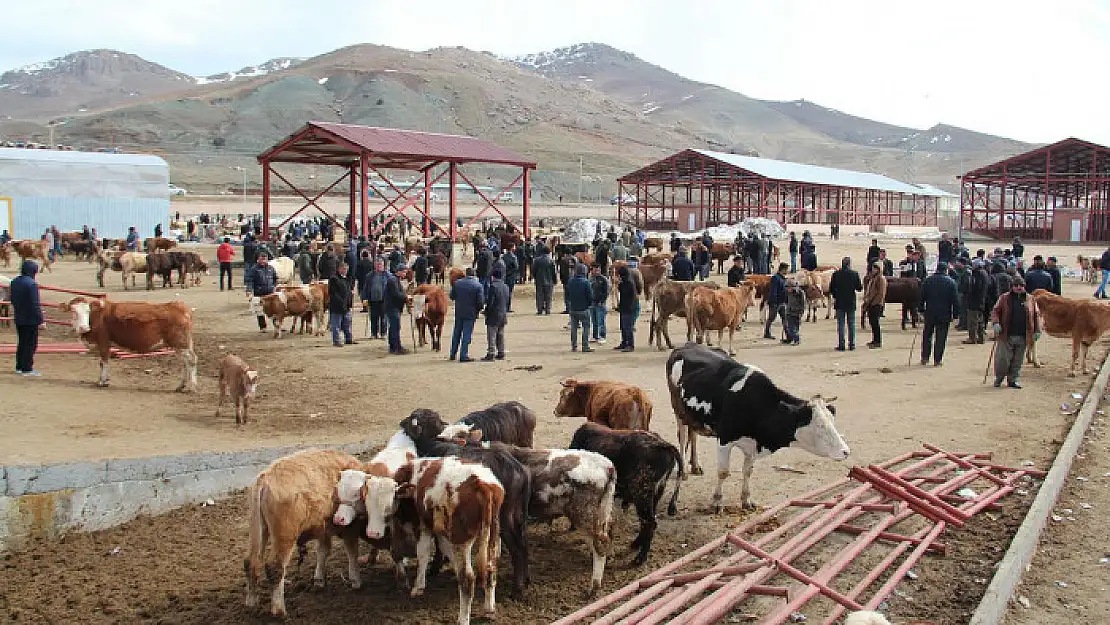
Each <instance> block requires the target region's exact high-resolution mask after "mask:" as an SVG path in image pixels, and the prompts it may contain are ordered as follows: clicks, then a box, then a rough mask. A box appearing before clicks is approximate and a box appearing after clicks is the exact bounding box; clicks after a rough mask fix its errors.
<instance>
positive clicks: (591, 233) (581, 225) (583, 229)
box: [562, 217, 620, 243]
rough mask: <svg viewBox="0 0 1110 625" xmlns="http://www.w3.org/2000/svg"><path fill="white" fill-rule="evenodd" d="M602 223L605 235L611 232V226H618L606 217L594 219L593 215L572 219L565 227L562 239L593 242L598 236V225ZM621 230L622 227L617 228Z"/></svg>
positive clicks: (602, 230)
mask: <svg viewBox="0 0 1110 625" xmlns="http://www.w3.org/2000/svg"><path fill="white" fill-rule="evenodd" d="M598 224H601V235H602V236H605V234H606V233H608V232H609V228H610V227H613V228H616V224H612V223H609V222H608V221H605V220H604V219H594V218H592V217H585V218H583V219H577V220H575V221H572V222H571V223H570V225H568V226H567V227H566V228H565V229H563V237H562V241H563V242H564V243H592V242H593V240H594V239H595V238H597V232H598V231H597V226H598ZM617 232H620V228H617Z"/></svg>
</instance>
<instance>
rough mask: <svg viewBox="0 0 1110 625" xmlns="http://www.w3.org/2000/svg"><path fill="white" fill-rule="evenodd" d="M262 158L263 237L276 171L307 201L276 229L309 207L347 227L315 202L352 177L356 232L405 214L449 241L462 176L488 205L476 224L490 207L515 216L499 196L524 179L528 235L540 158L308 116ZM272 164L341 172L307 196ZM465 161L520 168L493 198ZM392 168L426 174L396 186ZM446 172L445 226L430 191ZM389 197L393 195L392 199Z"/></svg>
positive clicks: (453, 138)
mask: <svg viewBox="0 0 1110 625" xmlns="http://www.w3.org/2000/svg"><path fill="white" fill-rule="evenodd" d="M258 162H259V164H261V165H262V219H263V221H262V223H263V226H262V229H263V236H269V234H270V197H271V176H273V177H276V178H278V179H279V180H281V181H282V182H284V183H285V184H286V185H288V186H289V188H291V189H292V190H293V191H294V192H295V193H297V195H300V196H301V198H303V199H304V201H305V204H304V205H303V206H301V208H299V209H297V211H296V212H294V213H293V214H292V215H290V216H289V217H287V218H286V219H285V220H284V221H282V222H281V224H279V226H278V227H279V228H280V227H283V226H285V224H286V223H288V222H289V221H291V220H292V219H294V218H295V217H296V216H297V215H299V214H300V213H301V212H303V211H304V210H305V209H306V208H308V207H310V206H311V207H313V208H315V209H316V210H318V211H320V212H321V213H323V214H324V216H326V217H327V218H328V219H330V220H331V221H333V222H335V223H336V225H338V226H339V227H343V224H342V223H341V222H340V221H338V220H336V218H335V216H333V215H331V214H329V213H328V212H327V211H325V210H324V209H323V208H321V207H320V205H319V204H317V202H318V201H319V200H320V198H321V197H323V196H324V195H325V194H327V193H328V192H330V191H331V190H332V189H334V188H335V187H337V186H339V184H340V183H342V182H343V181H347V186H348V188H349V191H350V193H349V196H350V200H349V202H350V212H349V215H350V219H351V223H352V224H355V226H356V228H357V231H358V232H360V233H369V234H374V233H376V232H378V231H380V230H381V229H382V228H384V227H385V225H386V224H388V223H389V222H391V221H393V220H395V219H405V220H407V221H409V222H410V223H412V224H413V225H415V226H416V227H417V228H420V227H421V223H419V221H418V220H419V217H426V218H427V220H426V223H427V224H429V226H425V228H424V235H425V236H427V235H428V234H429V232H428V230H429V229H430V224H435V225H436V227H437V228H439V230H440V231H443V232H448V233H450V235H451V238H452V239H454V238H455V234H456V232H457V225H458V222H457V218H458V202H457V197H456V190H457V187H458V180H459V178H462V180H463V182H464V183H466V184H467V185H469V186H470V188H471V189H473V190H474V192H475V193H476V194H477V195H478V197H479V198H481V200H482V201H483V202H484V203H485V204H486V205H485V206H484V207H483V208H482V210H481V211H479V213H478V214H477V215H476V216H475V217H473V218H472V219H471V222H473V221H474V220H476V219H478V218H480V217H481V216H482V215H483V214H485V213H486V212H487V211H489V210H490V209H492V210H493V211H494V212H496V213H497V214H498V215H501V217H503V218H504V219H506V220H507V221H510V222H511V220H509V218H508V217H507V216H506V215H505V214H504V213H503V212H501V208H500V207H499V206H498V205H497V201H498V200H499V199H500V198H501V197H502V193H503V191H505V190H508V189H511V188H513V187H514V186H516V185H517V184H518V183H519V184H520V185H521V186H522V187H523V189H522V195H523V198H522V201H523V203H524V204H523V207H524V215H523V223H522V224H519V226H518V227H519V228H520V230H521V231H522V232H523V233H524V235H525V236H529V227H528V221H529V217H530V216H531V210H530V209H531V206H530V197H529V195H530V194H531V193H530V192H531V189H530V180H529V173H530V171H531V170H534V169H536V163H535V162H533V161H529V160H526V159H525V158H524V157H522V156H520V155H519V154H516V153H514V152H512V151H510V150H507V149H505V148H502V147H500V146H497V145H494V144H493V143H490V142H488V141H483V140H481V139H476V138H474V137H464V136H460V135H444V134H436V133H428V132H417V131H412V130H396V129H393V128H376V127H372V126H355V125H351V124H335V123H331V122H308V123H307V124H305V125H304V127H302V128H301V129H300V130H298V131H297V132H295V133H293V134H292V135H290V136H289V137H287V138H286V139H284V140H283V141H281V142H280V143H278V144H277V145H275V146H274V147H272V148H270V149H269V150H267V151H266V152H263V153H262V154H260V155H259V156H258ZM275 163H295V164H301V165H334V166H336V167H340V168H342V170H343V173H342V174H341V175H340V176H339V177H338V178H337V179H336V180H335V181H334V182H332V183H331V184H330V185H328V186H327V187H326V188H325V189H324V190H323V191H321V192H320V193H318V194H316V195H315V196H314V197H311V198H310V197H309V196H308V195H307V194H306V193H305V192H304V191H302V190H301V189H299V188H297V186H296V185H295V184H293V183H292V182H290V181H289V180H288V179H287V178H286V177H285V176H282V175H281V173H279V172H278V171H276V170H275V169H274V164H275ZM467 163H483V164H494V165H505V166H510V167H519V168H520V174H519V175H518V176H517V177H516V178H515V179H514V180H513V181H512V182H510V183H509V184H508V185H506V186H505V188H504V189H503V190H502V192H498V193H496V194H494V196H493V198H492V199H491V198H490V197H489V196H487V195H486V194H485V193H483V192H482V191H481V190H479V189H478V187H477V186H476V185H475V184H474V183H473V182H471V180H470V178H469V177H468V176H467V175H466V173H464V172H463V171H462V169H461V166H462V165H465V164H467ZM388 170H401V171H416V172H420V173H421V174H422V180H420V181H417V182H414V183H412V184H409V185H407V186H405V185H400V186H399V185H397V184H394V183H393V181H392V180H391V179H390V178H389V177H388V176H387V175H386V173H385V172H386V171H388ZM372 173H373V174H376V175H377V179H372V176H371V174H372ZM445 176H446V178H447V180H448V182H449V194H448V208H449V210H450V215H449V221H450V223H449V224H448V225H447V227H444V226H442V225H440V224H439V223H438V222H437V221H436V220H435V219H434V218H433V217H432V214H431V213H432V211H431V208H432V207H431V191H430V190H431V189H432V185H434V184H436V183H437V182H439V181H440V180H442V179H443V178H444V177H445ZM371 190H373V191H374V193H375V194H376V195H377V196H379V197H381V198H383V199H384V200H385V203H386V204H385V206H384V207H382V209H381V210H379V211H377V212H376V213H374V214H373V215H371V214H370V213H369V210H368V208H367V200H368V196H369V192H370V191H371ZM391 195H392V197H390V196H391ZM409 208H413V209H414V210H415V212H416V215H415V217H416V219H417V220H414V217H413V216H410V215H409V214H407V212H406V211H407V210H408V209H409ZM356 209H357V214H356ZM383 213H388V216H387V218H386V220H385V222H383V223H382V224H381V225H379V226H378V227H377V229H375V230H374V231H373V232H370V231H369V223H370V219H372V218H376V217H378V216H379V215H382V214H383ZM468 225H469V224H468ZM514 225H516V224H514Z"/></svg>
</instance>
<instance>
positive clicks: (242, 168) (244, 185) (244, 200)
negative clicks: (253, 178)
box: [235, 166, 247, 210]
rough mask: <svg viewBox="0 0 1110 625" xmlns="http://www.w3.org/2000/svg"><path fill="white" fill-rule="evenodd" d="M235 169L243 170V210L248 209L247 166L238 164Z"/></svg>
mask: <svg viewBox="0 0 1110 625" xmlns="http://www.w3.org/2000/svg"><path fill="white" fill-rule="evenodd" d="M235 170H236V171H241V172H243V210H246V209H247V168H246V167H242V166H236V167H235Z"/></svg>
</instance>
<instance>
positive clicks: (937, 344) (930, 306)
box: [921, 263, 960, 367]
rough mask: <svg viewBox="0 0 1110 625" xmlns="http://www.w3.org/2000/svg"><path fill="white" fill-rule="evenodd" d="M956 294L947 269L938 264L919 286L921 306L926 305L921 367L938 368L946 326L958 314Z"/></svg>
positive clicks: (958, 298)
mask: <svg viewBox="0 0 1110 625" xmlns="http://www.w3.org/2000/svg"><path fill="white" fill-rule="evenodd" d="M959 302H960V296H959V291H958V289H957V287H956V281H955V280H953V279H952V278H949V277H948V266H947V265H946V264H944V263H937V271H936V273H934V274H933V275H931V276H929V277H928V278H926V279H925V282H923V283H921V303H922V304H923V305H924V306H925V334H924V336H922V337H921V364H922V365H926V364H928V363H929V356H932V357H933V365H934V366H937V367H939V366H940V365H941V361H942V360H943V359H944V346H945V344H947V342H948V324H950V323H951V322H952V318H953V317H955V316H957V315H958V314H959V310H960V309H959V305H960V304H959Z"/></svg>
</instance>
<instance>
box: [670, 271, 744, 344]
mask: <svg viewBox="0 0 1110 625" xmlns="http://www.w3.org/2000/svg"><path fill="white" fill-rule="evenodd" d="M754 303H755V288H754V287H753V286H752V285H750V284H741V285H740V286H736V287H731V288H729V287H726V288H717V289H711V288H695V289H693V290H691V291H690V293H689V295H687V296H686V323H687V324H688V325H689V326H690V329H691V330H692V331H693V333H694V335H695V337H696V340H697V342H698V344H699V345H700V344H701V340H702V337H705V344H706V345H707V346H710V347H712V343H710V342H709V330H716V331H717V345H720V344H721V341H722V340H723V338H724V333H725V330H728V355H729V356H733V355H735V354H736V352H735V351H733V349H732V337H733V334H734V333H735V332H736V328H737V327H738V326H739V325H740V319H741V317H743V316H744V311H746V310H747V309H748V306H751V305H752V304H754Z"/></svg>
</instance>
